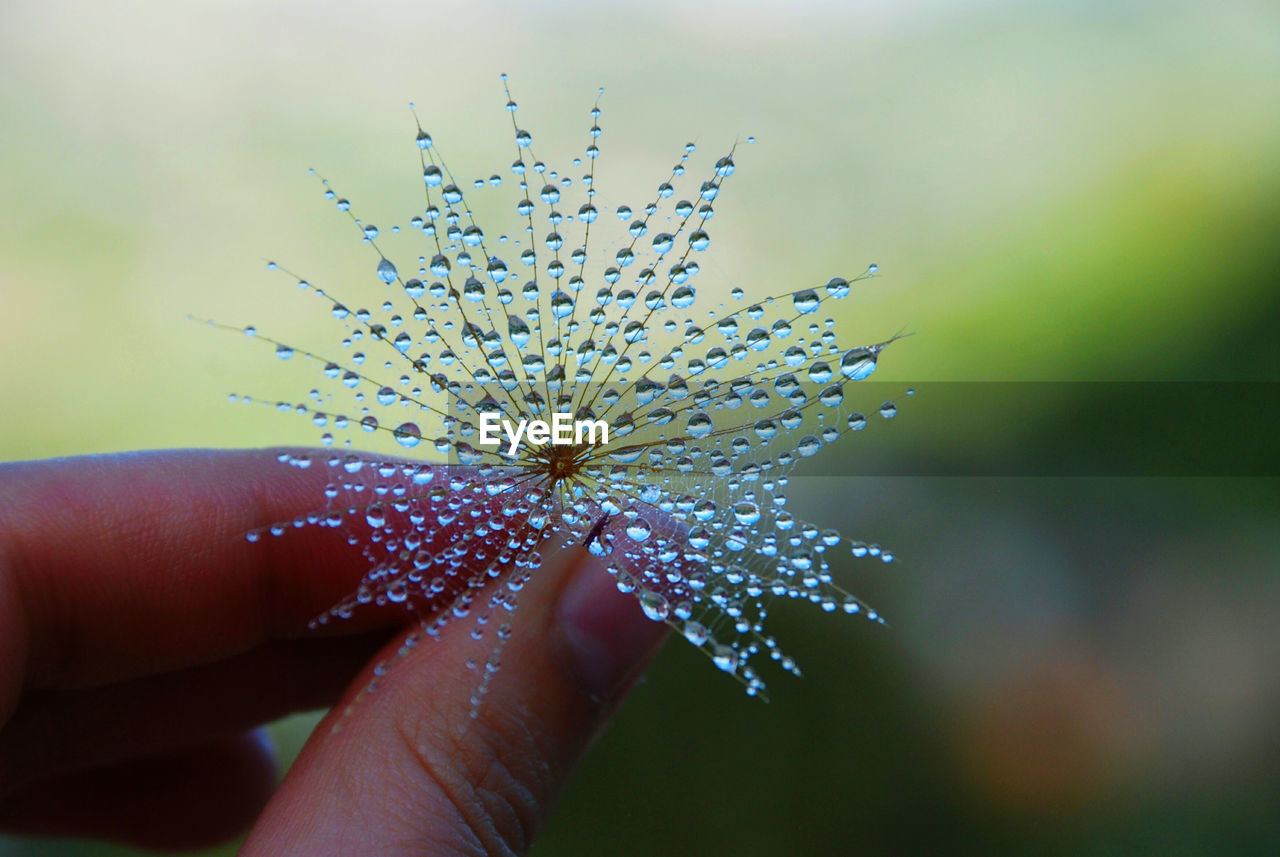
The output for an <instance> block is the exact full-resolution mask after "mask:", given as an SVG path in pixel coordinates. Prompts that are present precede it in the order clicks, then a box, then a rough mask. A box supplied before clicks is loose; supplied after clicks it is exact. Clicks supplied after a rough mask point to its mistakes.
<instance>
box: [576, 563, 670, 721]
mask: <svg viewBox="0 0 1280 857" xmlns="http://www.w3.org/2000/svg"><path fill="white" fill-rule="evenodd" d="M574 550H581V551H582V554H581V556H579V557H575V562H574V565H576V566H577V567H576V568H575V569H574V571H573V577H572V579H570V581H569V583H568V584H567V585H566V586H565V588H564V590H563V591H562V592H561V594H560V601H559V604H558V605H557V608H556V618H557V619H558V620H559V623H560V627H561V629H563V631H564V636H565V639H566V641H567V642H568V646H569V651H570V656H571V658H572V662H573V671H574V673H575V674H576V675H577V676H578V679H579V680H580V681H581V682H582V684H583V687H584V688H585V689H586V690H587V692H589V693H590V694H591V695H592V696H594V697H596V698H597V699H600V700H604V699H608V698H610V697H612V696H613V695H615V694H616V693H618V692H619V691H620V690H621V689H622V688H623V687H624V686H625V685H626V684H627V683H628V680H629V679H631V678H632V677H633V676H634V675H635V674H636V673H637V672H638V671H639V670H640V668H641V667H642V666H643V665H644V664H645V663H646V662H647V661H648V659H649V657H650V656H651V655H652V654H653V652H654V651H656V650H657V648H658V646H659V644H660V643H661V642H662V640H663V639H664V638H665V636H666V631H667V626H666V625H665V624H664V623H662V622H655V621H653V620H651V619H649V618H647V617H646V616H645V615H644V613H643V612H642V611H641V609H640V605H639V603H638V602H637V601H636V599H635V596H634V595H627V594H624V593H622V592H619V591H618V586H617V583H616V581H615V579H614V577H613V576H612V575H610V574H609V573H608V572H607V571H605V569H604V568H603V567H602V566H601V564H600V563H599V562H597V561H595V560H594V559H593V558H592V557H590V556H589V555H588V554H587V552H586V550H585V549H581V548H576V549H574Z"/></svg>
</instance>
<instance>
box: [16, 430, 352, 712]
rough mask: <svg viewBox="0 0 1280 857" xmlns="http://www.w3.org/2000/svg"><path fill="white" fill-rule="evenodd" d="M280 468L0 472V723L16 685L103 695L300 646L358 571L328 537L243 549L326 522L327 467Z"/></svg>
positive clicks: (270, 459)
mask: <svg viewBox="0 0 1280 857" xmlns="http://www.w3.org/2000/svg"><path fill="white" fill-rule="evenodd" d="M279 454H280V453H279V451H278V450H246V451H214V450H175V451H155V452H139V453H127V454H120V455H104V456H90V457H84V458H68V459H58V460H52V461H36V462H23V463H15V464H5V465H0V686H2V687H0V689H2V690H3V693H0V711H3V710H4V709H6V708H7V706H6V705H5V703H7V702H10V701H11V700H9V699H6V698H4V697H7V696H9V695H10V694H12V693H16V690H15V685H16V686H17V687H21V686H22V685H23V684H25V685H26V686H28V687H48V688H67V687H82V686H88V685H97V684H104V683H108V682H113V681H119V680H122V679H126V678H132V677H137V676H142V675H150V674H156V673H160V672H165V671H169V670H174V669H178V668H181V667H185V666H190V665H193V664H198V663H205V662H209V661H213V660H219V659H222V658H226V657H230V656H232V655H236V654H239V653H242V652H245V651H248V650H250V649H252V648H254V647H256V646H257V645H259V644H261V643H262V642H264V641H266V640H268V639H271V638H276V637H286V636H293V635H296V634H298V633H300V632H301V631H303V630H304V629H305V627H306V623H307V621H308V620H309V619H310V618H312V617H313V616H315V615H316V614H317V613H318V612H320V611H321V610H323V609H324V608H326V607H328V606H329V605H330V604H332V603H333V602H334V601H336V600H337V599H339V598H340V597H341V596H342V595H343V594H345V593H346V592H348V591H349V590H350V589H351V588H352V587H353V585H354V581H355V580H356V579H358V577H359V575H360V572H361V570H362V569H363V568H365V567H366V566H367V561H366V560H365V559H364V558H363V556H362V555H361V552H360V549H359V547H356V546H352V545H350V544H348V542H347V539H346V537H345V536H344V534H343V533H342V532H340V531H339V530H336V529H332V528H322V527H308V528H306V529H307V535H306V537H305V538H288V537H285V538H266V539H263V540H262V542H261V543H258V544H251V543H249V542H248V541H246V539H245V534H246V533H247V532H249V531H251V530H254V529H256V528H260V527H265V526H268V525H270V524H273V523H276V522H280V521H290V520H292V519H294V518H297V517H298V516H300V515H305V514H307V513H308V512H314V511H316V510H317V509H323V506H324V502H325V500H324V494H323V490H324V486H325V484H326V482H327V481H328V479H329V476H328V475H327V474H325V473H324V472H323V471H324V470H325V469H326V468H324V467H314V468H310V469H301V468H296V467H286V466H284V465H282V464H280V463H278V461H277V458H278V456H279ZM367 627H368V622H367V621H366V622H364V623H361V624H359V625H356V624H352V625H351V626H350V629H351V630H360V629H364V628H367Z"/></svg>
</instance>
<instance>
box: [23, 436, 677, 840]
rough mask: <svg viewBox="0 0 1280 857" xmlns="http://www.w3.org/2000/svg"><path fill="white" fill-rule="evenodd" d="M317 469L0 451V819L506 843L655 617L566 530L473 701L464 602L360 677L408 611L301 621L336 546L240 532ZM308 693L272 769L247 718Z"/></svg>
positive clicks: (104, 833) (109, 830)
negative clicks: (309, 720) (436, 630)
mask: <svg viewBox="0 0 1280 857" xmlns="http://www.w3.org/2000/svg"><path fill="white" fill-rule="evenodd" d="M324 469H325V468H323V467H315V468H312V469H310V470H301V469H297V468H291V467H284V466H282V465H280V464H278V463H277V461H276V452H275V451H272V450H258V451H199V450H193V451H164V452H140V453H127V454H121V455H108V456H93V457H87V458H70V459H58V460H52V461H36V462H24V463H13V464H3V465H0V724H3V726H2V727H0V830H3V831H7V832H11V833H19V832H21V833H41V834H56V835H63V836H88V837H99V838H106V839H113V840H117V841H123V842H128V843H134V844H138V845H143V846H148V847H154V848H165V849H169V848H185V847H196V846H202V845H209V844H212V843H216V842H220V841H224V840H226V839H228V838H230V837H232V836H234V835H236V834H238V833H240V832H242V831H243V830H244V829H245V828H247V827H249V826H250V825H252V830H251V832H250V833H249V836H248V839H247V841H246V842H245V844H244V847H243V849H242V851H241V854H243V855H248V857H258V855H291V854H299V855H301V854H306V855H308V857H316V855H329V854H332V855H338V854H379V855H419V854H432V855H453V854H512V853H514V854H522V853H525V852H526V851H527V850H528V848H529V846H530V844H531V841H532V838H533V836H534V834H535V833H536V832H537V830H538V828H539V826H540V825H541V823H542V821H543V820H544V819H545V817H546V814H547V812H548V811H549V809H550V807H551V805H552V803H553V802H554V800H555V798H556V795H557V794H558V793H559V791H560V790H561V788H562V787H563V785H564V783H565V781H566V779H567V777H568V776H569V773H570V771H571V769H572V767H573V764H574V762H575V761H576V760H577V758H578V757H579V756H580V755H581V754H582V752H583V751H584V750H585V749H586V748H587V746H588V745H589V744H590V742H591V740H592V738H593V736H594V735H595V734H597V732H598V731H599V729H600V728H601V727H602V725H603V723H604V722H605V720H606V719H607V718H608V716H609V715H610V713H611V712H612V711H613V710H614V708H615V707H616V705H617V703H618V701H619V700H620V698H621V697H622V695H623V694H624V693H625V692H626V690H627V688H628V687H629V686H630V684H631V683H632V682H633V681H634V679H635V678H636V677H637V676H638V675H639V673H640V672H641V670H642V669H643V667H644V665H645V664H646V663H647V662H648V660H649V659H650V657H651V656H652V654H653V653H654V651H655V650H656V649H657V647H658V646H659V645H660V643H661V640H662V638H663V637H664V626H663V625H661V624H660V623H655V622H650V621H648V620H647V619H645V618H644V617H643V615H642V614H641V612H640V610H639V609H638V608H637V606H636V604H635V602H634V600H633V599H632V598H631V597H629V596H625V595H622V594H620V593H618V591H617V589H616V587H615V586H614V585H613V580H612V579H611V578H610V576H609V575H608V574H606V573H604V571H603V569H602V567H601V566H600V564H599V561H598V560H596V559H595V558H594V557H592V556H590V555H589V554H588V553H587V551H586V550H585V549H583V548H582V547H575V548H570V549H567V550H556V549H554V548H551V549H548V550H547V551H546V555H547V561H546V562H545V563H544V565H543V566H542V567H541V568H540V569H539V570H538V571H537V572H536V573H535V575H534V577H533V579H532V580H531V581H530V583H529V584H528V585H527V586H526V587H525V588H524V590H523V591H522V592H521V596H520V599H521V600H520V608H519V610H518V611H517V612H516V613H515V614H514V615H513V617H512V621H511V624H512V626H513V630H514V634H513V637H512V640H511V643H510V644H509V645H508V646H507V647H506V649H505V650H504V653H503V658H502V668H501V670H500V671H499V673H498V674H497V676H496V677H495V678H494V680H493V682H492V683H491V685H490V689H489V692H488V694H487V696H486V697H485V698H484V701H483V704H482V705H481V706H480V708H479V712H478V718H477V719H474V720H473V719H471V718H470V716H469V714H470V711H471V705H470V701H469V700H470V696H471V693H472V691H473V690H474V688H475V686H476V682H477V674H476V672H474V671H471V670H468V669H466V668H465V666H464V662H465V660H466V659H467V658H468V657H475V656H476V643H475V642H474V641H473V640H472V639H471V637H470V630H471V623H468V622H455V623H452V624H450V625H446V626H445V628H444V630H443V633H442V634H441V638H440V640H439V641H425V642H423V643H422V644H421V645H419V646H418V647H416V648H415V649H414V650H413V651H412V652H411V653H410V654H409V655H408V656H407V657H405V658H402V659H399V660H398V661H397V662H396V663H395V665H394V667H393V669H392V671H391V673H390V674H389V675H387V676H386V677H385V678H384V679H382V680H381V681H380V682H379V686H378V689H377V691H376V692H373V693H362V690H363V689H364V688H365V687H366V686H367V685H368V683H369V681H370V679H371V678H372V676H373V669H374V667H373V664H374V663H376V662H378V661H382V660H386V659H388V658H393V657H394V655H395V653H396V651H397V649H398V648H399V646H400V641H401V640H402V639H403V637H404V633H405V630H404V628H403V626H404V624H405V622H406V617H409V616H410V614H408V613H407V612H406V611H404V610H403V609H400V608H395V609H390V608H384V609H379V608H368V609H366V610H362V611H357V613H356V615H355V616H354V617H353V618H352V619H350V620H347V621H342V622H335V623H330V626H329V627H327V628H326V629H325V630H324V631H323V632H315V631H308V630H307V622H308V620H310V619H311V618H313V617H314V616H316V615H317V614H319V613H321V612H323V611H324V610H325V609H326V608H327V607H329V606H330V605H332V604H333V603H335V602H336V601H338V600H339V599H340V598H342V597H343V596H344V595H346V594H347V593H349V592H350V591H351V590H352V589H353V588H354V587H355V584H356V582H358V580H359V578H360V577H361V575H362V574H363V573H364V571H365V570H366V568H367V561H366V560H365V559H364V558H363V557H362V556H361V554H360V551H359V548H358V547H352V546H350V545H348V544H347V542H346V538H345V536H344V535H343V534H342V533H341V532H340V531H337V530H333V529H326V528H318V527H306V528H303V529H301V530H298V531H296V532H289V533H286V534H285V535H284V536H282V537H280V538H267V539H264V540H263V541H261V542H259V543H257V544H251V543H249V542H247V541H246V540H245V538H244V534H245V533H246V532H248V531H250V530H252V529H255V528H257V527H263V526H266V525H269V524H272V523H276V522H279V521H289V520H292V519H293V518H295V517H296V516H298V515H300V514H305V513H306V512H309V511H314V510H315V508H316V506H317V498H321V497H322V496H323V495H322V493H321V492H322V489H323V486H324V483H325V482H326V481H327V478H328V477H327V475H326V474H325V473H324V472H322V471H323V470H324ZM482 659H483V658H482ZM353 701H354V702H355V703H356V704H354V705H351V703H352V702H353ZM325 706H334V707H333V709H332V710H331V711H330V712H329V713H328V714H327V715H326V717H325V719H324V721H323V722H322V723H321V724H320V725H319V727H318V728H317V729H316V730H315V732H314V733H313V734H312V736H311V738H310V739H309V740H308V741H307V744H306V746H305V747H304V748H303V750H302V753H301V755H300V756H299V757H298V759H297V761H296V762H295V763H294V764H293V766H292V767H291V768H290V770H289V772H288V774H287V775H286V777H285V778H284V781H283V782H282V783H280V784H279V786H278V787H277V785H276V766H275V761H274V758H273V756H272V752H271V748H270V746H269V743H268V742H267V741H266V740H265V738H264V734H263V732H262V730H261V729H260V728H259V727H260V724H263V723H266V722H269V721H271V720H274V719H276V718H279V717H281V716H283V715H286V714H288V713H290V712H295V711H302V710H308V709H316V708H322V707H325ZM347 709H349V710H347ZM344 710H347V711H346V713H345V714H344V713H343V712H344ZM339 722H340V728H338V729H334V726H335V724H338V723H339Z"/></svg>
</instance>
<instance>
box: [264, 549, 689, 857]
mask: <svg viewBox="0 0 1280 857" xmlns="http://www.w3.org/2000/svg"><path fill="white" fill-rule="evenodd" d="M511 626H512V636H511V638H510V641H509V643H508V644H507V645H506V646H505V648H504V649H503V653H502V666H501V669H500V670H499V671H498V672H497V673H496V675H494V676H493V677H492V680H491V681H490V682H489V684H488V692H487V694H486V695H485V696H484V698H483V701H482V703H481V704H480V706H479V708H478V710H476V716H475V719H472V716H471V715H472V712H473V706H472V704H471V697H472V695H473V693H474V692H475V690H476V688H477V686H478V685H479V683H480V676H481V673H482V672H483V670H484V666H483V664H484V663H485V661H486V659H487V657H488V654H489V650H490V649H491V648H492V646H493V639H494V637H493V634H492V631H490V632H488V633H487V634H486V635H485V637H484V638H483V639H482V640H481V641H480V642H477V641H476V640H474V639H473V638H472V636H471V630H472V627H473V625H472V623H471V622H470V621H455V622H452V623H450V624H447V625H445V626H444V628H443V629H442V630H441V633H440V636H439V639H435V640H433V639H424V640H423V642H422V643H421V644H420V645H418V646H417V647H416V648H414V649H413V650H412V652H411V653H410V654H409V655H408V656H407V657H405V658H404V659H402V660H400V661H399V662H398V663H396V664H395V665H394V667H393V668H392V669H391V670H390V671H389V673H388V674H387V675H385V676H384V677H383V678H381V679H379V681H378V685H377V689H376V690H375V691H374V692H371V693H367V692H362V689H363V688H364V687H365V686H366V685H367V684H368V682H369V680H370V678H371V677H372V675H373V672H372V668H370V669H366V671H365V672H364V674H363V675H362V676H361V677H360V678H358V679H357V680H356V682H355V683H354V684H353V685H352V687H351V688H350V689H349V690H348V693H347V695H346V697H345V698H344V699H343V701H342V702H340V703H339V704H338V705H337V706H336V707H335V708H334V709H333V711H331V712H330V713H329V715H328V716H327V717H326V718H325V720H324V721H323V722H322V723H321V724H320V726H319V727H318V728H317V729H316V731H315V733H314V734H313V735H312V736H311V738H310V740H309V741H308V742H307V744H306V746H305V747H304V748H303V751H302V753H301V755H300V756H299V757H298V759H297V761H296V762H295V763H294V765H293V767H292V768H291V769H290V771H289V773H288V775H287V776H286V777H285V779H284V782H283V783H282V784H281V786H280V788H279V790H278V791H277V792H276V794H275V796H274V797H273V798H272V800H271V802H270V803H269V804H268V806H267V808H266V810H265V811H264V812H263V814H262V816H261V817H260V818H259V820H258V822H257V824H256V826H255V827H254V829H253V831H252V832H251V833H250V834H249V838H248V840H247V841H246V843H245V845H244V847H243V849H242V851H241V852H240V853H241V855H242V857H263V856H264V855H272V857H276V855H292V854H299V855H302V854H305V855H307V857H315V855H327V854H333V855H339V854H374V853H376V854H382V855H401V854H405V855H409V854H414V855H416V854H432V855H455V854H486V855H492V854H523V853H525V852H527V851H528V850H529V847H530V845H531V844H532V839H533V836H534V834H535V833H536V832H537V830H538V828H539V827H540V826H541V824H542V821H543V820H544V818H545V817H546V814H547V812H548V810H549V808H550V806H551V804H552V803H553V801H554V800H555V798H556V796H557V794H558V793H559V792H560V790H561V788H562V787H563V785H564V783H565V781H566V779H567V778H568V775H569V772H570V770H571V769H572V767H573V764H574V763H575V761H576V760H577V759H578V757H579V756H580V755H581V754H582V752H583V751H584V750H585V749H586V747H587V745H588V744H589V743H590V741H591V739H592V737H593V736H594V735H595V733H596V732H597V731H598V730H599V729H600V727H601V726H602V725H603V722H604V721H605V720H606V719H607V718H608V716H609V715H610V714H611V712H612V711H613V709H614V707H615V705H616V703H617V701H618V700H619V699H620V697H621V696H622V694H623V693H625V691H626V689H627V688H628V687H629V686H630V684H631V683H632V681H633V680H634V679H635V678H636V677H637V676H638V675H639V673H640V671H641V670H642V669H643V667H644V665H645V664H646V663H647V662H648V660H649V658H650V657H651V656H652V654H653V653H654V652H655V651H656V649H657V648H658V646H659V644H660V642H661V640H662V639H663V637H664V636H665V633H664V632H665V626H664V625H662V624H661V623H657V622H652V621H650V620H648V619H646V618H645V617H644V615H643V613H642V612H641V610H640V609H639V606H638V605H637V604H636V602H635V599H634V598H633V597H631V596H629V595H624V594H622V593H620V592H619V591H618V589H617V587H616V586H615V585H614V580H613V578H612V577H611V576H610V575H609V574H608V573H607V572H606V571H605V569H604V566H603V565H602V563H601V562H600V561H599V560H597V559H596V558H595V557H593V556H591V555H590V554H588V552H587V551H586V550H585V549H584V548H581V547H574V548H569V549H567V550H555V551H553V552H552V555H551V556H550V557H548V560H547V562H546V563H545V564H544V566H543V567H542V569H540V570H539V572H538V574H536V575H535V576H534V577H533V578H532V579H531V580H530V581H529V583H528V584H527V585H526V586H525V588H524V590H523V591H522V592H521V593H520V606H519V609H518V610H517V611H516V612H515V613H514V614H513V615H512V617H511ZM398 645H399V643H398V642H397V643H394V644H392V646H391V647H390V648H389V649H388V650H387V651H386V652H384V656H385V655H389V654H392V653H394V652H395V651H396V648H397V647H398ZM468 659H471V660H472V661H473V663H475V664H478V665H479V666H478V667H477V668H475V669H468V668H467V666H466V662H467V661H468ZM353 701H354V704H352V703H353ZM344 709H347V710H346V711H345V713H344ZM335 726H339V727H340V728H337V729H335V728H334V727H335Z"/></svg>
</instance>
